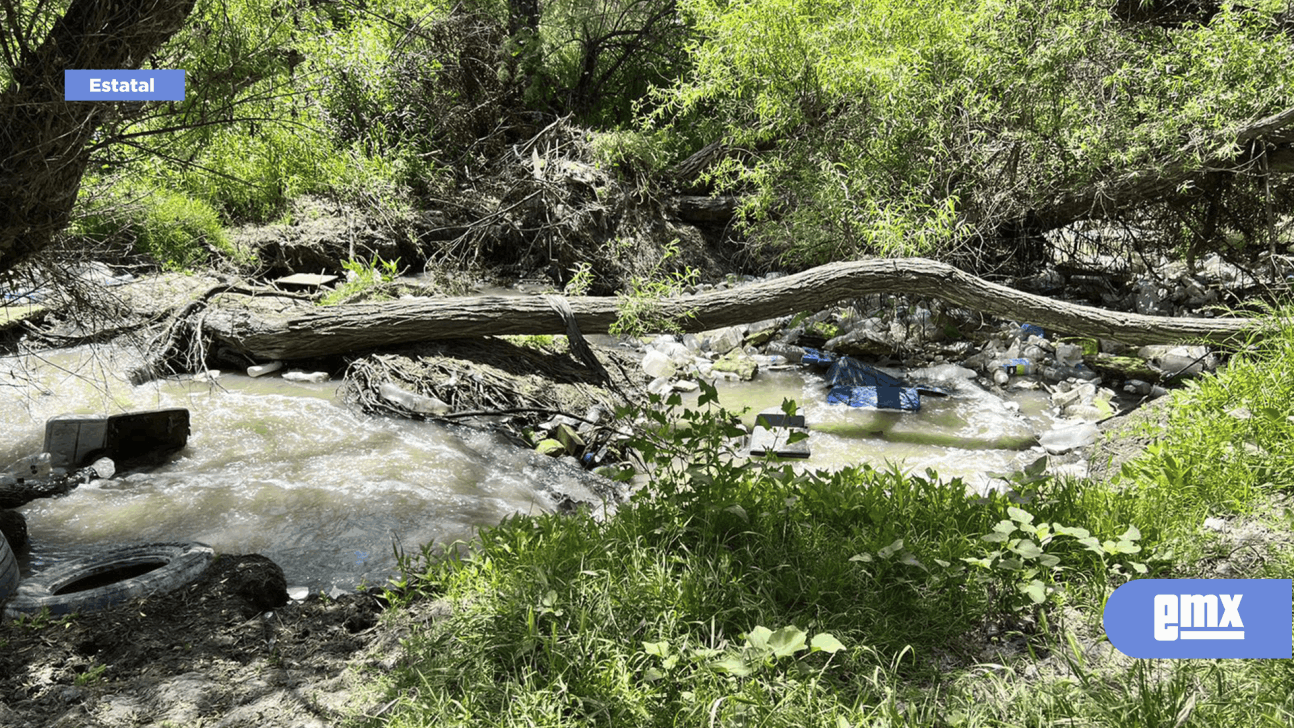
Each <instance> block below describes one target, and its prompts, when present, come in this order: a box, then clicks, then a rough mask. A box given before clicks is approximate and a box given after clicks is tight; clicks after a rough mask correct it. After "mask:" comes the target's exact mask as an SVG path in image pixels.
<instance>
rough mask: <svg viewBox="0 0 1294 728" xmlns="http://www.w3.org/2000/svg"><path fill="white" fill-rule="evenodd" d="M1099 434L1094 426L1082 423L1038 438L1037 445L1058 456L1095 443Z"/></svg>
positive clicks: (1058, 429) (1058, 428)
mask: <svg viewBox="0 0 1294 728" xmlns="http://www.w3.org/2000/svg"><path fill="white" fill-rule="evenodd" d="M1099 433H1100V431H1099V430H1097V429H1096V425H1093V424H1092V423H1090V422H1083V423H1080V424H1077V425H1069V426H1067V427H1057V428H1056V429H1054V430H1051V431H1050V432H1047V433H1045V434H1044V435H1043V436H1042V437H1040V438H1038V443H1039V444H1040V445H1042V446H1043V447H1044V448H1046V449H1047V452H1049V453H1052V454H1053V455H1058V454H1060V453H1063V452H1069V451H1070V450H1073V449H1075V448H1080V447H1087V446H1088V445H1091V444H1092V443H1094V442H1096V436H1097V435H1098V434H1099Z"/></svg>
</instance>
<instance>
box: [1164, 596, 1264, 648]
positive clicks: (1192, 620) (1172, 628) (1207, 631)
mask: <svg viewBox="0 0 1294 728" xmlns="http://www.w3.org/2000/svg"><path fill="white" fill-rule="evenodd" d="M1244 596H1245V595H1244V594H1182V595H1180V596H1179V595H1177V594H1156V595H1155V639H1157V640H1159V641H1160V642H1172V641H1174V640H1178V639H1183V640H1242V639H1244V638H1245V631H1244V630H1243V629H1239V628H1240V627H1244V626H1245V624H1244V622H1243V621H1241V619H1240V600H1241V599H1243V598H1244ZM1218 604H1221V605H1222V618H1221V619H1218ZM1188 627H1198V628H1200V629H1187V628H1188Z"/></svg>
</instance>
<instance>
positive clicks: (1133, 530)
mask: <svg viewBox="0 0 1294 728" xmlns="http://www.w3.org/2000/svg"><path fill="white" fill-rule="evenodd" d="M1119 540H1120V541H1140V540H1141V531H1139V530H1137V527H1136V526H1128V530H1126V531H1124V532H1123V535H1122V536H1120V537H1119Z"/></svg>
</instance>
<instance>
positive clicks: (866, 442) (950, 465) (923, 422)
mask: <svg viewBox="0 0 1294 728" xmlns="http://www.w3.org/2000/svg"><path fill="white" fill-rule="evenodd" d="M890 373H891V374H894V375H896V376H904V374H905V373H904V372H900V371H897V370H894V371H891V372H890ZM906 374H907V375H912V374H914V373H913V372H908V373H906ZM916 374H920V372H916ZM935 374H937V375H944V378H943V379H940V380H939V381H938V383H939V384H942V385H944V387H945V388H948V389H955V390H956V396H952V397H946V398H940V397H930V396H923V397H922V398H921V409H920V411H918V412H899V411H894V410H876V409H865V408H853V407H848V406H846V405H843V404H827V403H826V394H827V390H828V389H829V387H828V385H827V382H826V380H825V379H824V378H823V377H822V376H821V375H820V374H816V373H812V372H810V371H808V370H792V371H781V372H761V373H760V374H759V375H758V376H757V377H756V378H755V379H754V380H752V381H750V382H724V381H720V382H718V383H716V385H715V386H716V389H718V394H719V402H720V403H721V404H722V405H723V406H724V407H725V408H727V409H729V410H740V409H743V408H745V409H747V410H748V411H747V412H746V414H745V415H744V416H743V422H744V424H746V425H747V426H751V425H753V424H754V422H755V416H756V415H757V414H758V413H759V412H760V411H762V410H767V409H774V410H780V409H781V407H782V402H783V401H784V400H786V399H790V400H793V401H794V402H795V403H796V407H797V412H798V414H802V415H804V416H805V420H806V424H807V425H808V428H809V441H808V442H809V447H810V451H811V456H810V457H809V459H808V460H806V461H804V466H805V467H810V468H825V469H835V468H840V467H845V466H848V465H857V464H861V463H867V464H870V465H872V466H873V467H876V468H878V469H883V468H886V467H889V466H891V465H893V466H896V467H899V468H900V469H902V470H905V471H908V472H915V473H918V474H922V473H924V472H925V470H926V469H927V468H932V469H934V470H935V471H936V472H937V473H939V475H940V476H944V477H961V478H963V479H966V480H967V482H975V481H982V479H983V476H984V473H986V472H1008V471H1011V470H1013V469H1017V468H1019V467H1021V466H1022V465H1023V464H1025V463H1027V462H1028V461H1029V460H1031V459H1033V458H1036V457H1037V453H1036V452H1033V453H1030V452H1024V451H1025V450H1027V449H1028V448H1029V447H1030V446H1031V445H1033V444H1034V443H1035V437H1034V433H1036V432H1045V431H1046V430H1048V429H1050V428H1051V426H1052V423H1053V421H1054V420H1053V417H1052V416H1051V414H1050V413H1049V411H1048V410H1049V408H1050V407H1051V402H1050V398H1049V397H1048V395H1047V394H1046V393H1045V392H1041V391H1030V390H1018V391H1014V392H1012V393H1011V399H1010V400H1009V401H1008V400H1003V399H1000V398H998V397H996V396H993V395H991V394H989V393H987V392H984V391H982V390H980V389H979V388H978V387H975V386H974V385H972V384H970V383H968V382H964V381H962V380H960V378H959V377H950V376H946V374H947V373H946V372H937V371H936V372H935ZM926 379H931V378H930V377H927V378H926ZM686 401H688V402H689V403H690V402H695V401H696V395H692V396H691V397H689V398H688V399H687V400H686Z"/></svg>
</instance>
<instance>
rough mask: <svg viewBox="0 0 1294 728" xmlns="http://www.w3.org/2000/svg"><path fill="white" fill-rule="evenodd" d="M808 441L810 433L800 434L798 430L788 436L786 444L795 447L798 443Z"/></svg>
mask: <svg viewBox="0 0 1294 728" xmlns="http://www.w3.org/2000/svg"><path fill="white" fill-rule="evenodd" d="M807 439H809V433H807V432H800V431H799V430H796V431H795V432H792V433H791V434H789V435H787V436H786V444H788V445H794V444H795V443H797V442H803V441H805V440H807Z"/></svg>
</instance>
